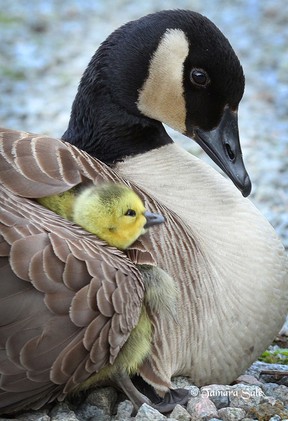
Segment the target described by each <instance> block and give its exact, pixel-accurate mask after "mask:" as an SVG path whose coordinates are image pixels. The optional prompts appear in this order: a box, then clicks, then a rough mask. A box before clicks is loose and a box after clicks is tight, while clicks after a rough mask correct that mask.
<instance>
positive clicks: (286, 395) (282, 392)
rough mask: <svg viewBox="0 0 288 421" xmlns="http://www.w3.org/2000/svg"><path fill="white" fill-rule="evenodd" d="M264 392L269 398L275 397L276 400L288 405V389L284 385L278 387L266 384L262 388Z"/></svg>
mask: <svg viewBox="0 0 288 421" xmlns="http://www.w3.org/2000/svg"><path fill="white" fill-rule="evenodd" d="M262 389H263V391H264V392H265V394H266V395H267V396H273V398H275V399H279V400H280V401H282V402H283V403H284V405H287V404H288V387H287V386H284V385H278V384H276V383H266V384H263V386H262Z"/></svg>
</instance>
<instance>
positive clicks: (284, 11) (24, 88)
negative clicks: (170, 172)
mask: <svg viewBox="0 0 288 421" xmlns="http://www.w3.org/2000/svg"><path fill="white" fill-rule="evenodd" d="M175 8H185V9H191V10H195V11H197V12H200V13H202V14H204V15H206V16H207V17H208V18H210V19H211V20H212V21H213V22H214V23H215V24H216V25H217V26H218V27H219V28H220V29H221V30H222V32H223V33H224V34H225V35H226V36H227V38H228V39H229V41H230V42H231V44H232V46H233V48H234V49H235V51H236V53H237V55H238V56H239V58H240V61H241V62H242V65H243V67H244V72H245V76H246V90H245V94H244V98H243V100H242V102H241V105H240V110H239V125H240V137H241V142H242V150H243V154H244V159H245V163H246V167H247V170H248V172H249V174H250V177H251V179H252V183H253V192H252V195H251V200H252V201H253V202H254V203H255V205H256V206H257V207H258V208H259V209H260V211H261V212H262V213H263V214H264V215H265V216H266V217H267V219H268V220H269V221H270V222H271V223H272V225H273V226H274V227H275V229H276V231H277V232H278V234H279V235H280V236H281V238H282V241H283V243H284V244H285V246H286V247H287V248H288V23H287V22H288V2H283V1H282V0H234V1H233V2H232V1H230V0H214V1H213V0H190V1H188V0H177V1H176V0H165V1H164V0H163V1H161V0H153V1H152V0H146V1H145V2H142V3H141V2H139V1H132V0H114V1H112V0H93V1H92V0H78V1H77V0H61V2H60V1H57V0H30V1H29V0H27V1H25V0H14V1H11V2H7V0H0V40H1V42H0V124H1V126H3V127H6V128H12V129H17V130H25V131H28V132H34V133H42V134H49V135H51V136H54V137H61V135H62V134H63V132H64V131H65V129H66V126H67V123H68V120H69V114H70V108H71V104H72V101H73V99H74V96H75V94H76V90H77V86H78V83H79V80H80V77H81V75H82V73H83V71H84V69H85V67H86V66H87V64H88V61H89V60H90V58H91V57H92V55H93V54H94V52H95V50H96V49H97V47H98V46H99V44H100V43H101V42H102V41H103V40H104V39H105V38H106V36H107V35H109V34H110V32H112V31H113V30H114V29H116V28H117V27H118V26H120V25H121V24H123V23H125V22H127V21H129V20H132V19H137V18H138V17H140V16H143V15H145V14H148V13H151V12H154V11H157V10H161V9H175ZM169 132H170V133H171V135H172V136H173V138H174V139H175V140H176V141H177V142H179V143H181V144H182V145H183V147H185V148H186V149H187V150H189V151H190V152H191V153H194V154H195V155H197V156H199V157H200V158H201V159H205V160H206V161H209V162H210V163H211V161H210V160H209V158H208V157H206V155H205V154H204V153H202V151H201V150H200V148H199V147H198V146H197V145H194V143H193V141H191V140H189V139H186V138H185V137H183V136H181V135H179V134H177V133H175V132H172V131H171V130H169Z"/></svg>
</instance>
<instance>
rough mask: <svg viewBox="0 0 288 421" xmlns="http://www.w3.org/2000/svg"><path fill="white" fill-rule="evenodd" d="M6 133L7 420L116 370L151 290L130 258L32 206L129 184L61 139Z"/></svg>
mask: <svg viewBox="0 0 288 421" xmlns="http://www.w3.org/2000/svg"><path fill="white" fill-rule="evenodd" d="M0 132H1V155H0V181H1V184H2V185H1V188H0V201H1V217H0V222H1V225H0V235H1V237H0V253H1V256H3V257H1V259H0V265H1V266H0V267H1V282H0V413H1V412H4V413H5V412H9V411H14V410H18V409H21V408H23V407H25V406H26V405H28V406H29V407H33V408H38V407H39V406H41V405H43V404H44V403H45V402H49V401H50V400H52V399H54V398H55V397H57V396H58V397H59V396H60V395H61V396H62V398H63V397H64V395H65V394H66V393H68V392H70V391H71V390H72V389H73V387H74V386H75V385H77V384H79V382H82V381H84V380H85V379H87V378H88V377H89V376H90V375H91V374H92V373H95V372H97V371H99V370H100V369H101V368H102V367H104V366H105V365H106V364H108V363H113V362H114V360H115V358H116V357H117V355H118V352H119V350H120V349H121V347H122V346H123V344H124V343H125V342H126V340H127V338H128V337H129V334H130V332H131V330H132V329H133V327H134V326H135V325H136V324H137V321H138V318H139V314H140V309H141V305H142V301H143V294H144V288H143V284H142V281H141V276H140V274H139V272H138V270H137V269H136V267H135V266H134V264H133V263H132V262H131V261H130V260H129V259H128V258H127V257H126V255H125V254H124V253H123V252H120V251H119V250H116V249H114V248H112V247H109V246H107V245H106V244H105V243H103V242H102V241H100V240H98V239H97V238H96V237H95V236H93V235H91V234H88V233H87V232H85V231H84V230H82V229H81V228H80V227H77V226H75V225H74V224H72V223H70V222H69V221H66V220H64V219H63V218H61V217H59V216H58V215H55V214H54V213H53V212H50V211H49V210H47V209H45V208H43V207H42V206H40V205H39V204H38V203H37V202H35V201H34V200H31V199H27V197H28V198H35V197H38V195H42V196H43V195H47V194H51V193H59V192H61V191H64V190H67V189H69V188H71V186H73V185H76V184H78V183H79V182H81V181H83V180H85V179H90V180H92V179H93V181H94V182H100V181H103V180H107V179H111V180H112V179H115V180H117V181H119V179H118V178H117V176H115V177H114V178H113V172H112V171H111V170H110V169H108V168H106V166H104V165H102V164H101V163H99V162H98V161H97V160H92V159H91V158H90V157H88V155H86V154H84V153H82V152H80V151H78V150H77V149H76V148H73V147H71V146H69V145H66V144H65V143H63V142H61V141H58V140H56V139H52V138H47V137H43V136H42V137H39V136H34V135H28V134H25V133H19V132H13V131H6V132H5V131H1V130H0ZM140 248H141V247H140ZM142 249H143V254H145V256H149V253H148V252H147V250H145V248H143V247H142ZM136 252H137V253H139V251H136ZM140 254H141V252H140ZM152 260H153V259H152V258H151V261H152Z"/></svg>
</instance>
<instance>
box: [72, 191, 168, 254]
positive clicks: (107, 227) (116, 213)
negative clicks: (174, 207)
mask: <svg viewBox="0 0 288 421" xmlns="http://www.w3.org/2000/svg"><path fill="white" fill-rule="evenodd" d="M72 219H73V221H74V222H75V223H76V224H78V225H80V226H81V227H83V228H84V229H86V231H89V232H91V233H93V234H95V235H97V237H99V238H101V239H102V240H104V241H106V242H107V243H108V244H109V245H110V246H114V247H116V248H118V249H120V250H125V249H126V248H127V247H129V246H130V245H131V244H132V243H134V241H136V240H137V238H138V237H140V235H142V234H145V232H146V231H147V229H148V228H150V227H151V226H153V225H157V224H161V223H163V222H164V217H163V216H162V215H160V214H156V213H151V212H149V211H147V210H146V209H145V207H144V204H143V202H142V200H141V199H140V197H139V196H138V195H137V194H136V193H135V192H134V191H133V190H131V189H129V188H127V187H125V186H124V185H120V184H103V185H101V186H91V187H86V188H85V189H83V190H82V191H81V192H80V193H79V194H78V195H76V197H75V201H74V205H73V211H72Z"/></svg>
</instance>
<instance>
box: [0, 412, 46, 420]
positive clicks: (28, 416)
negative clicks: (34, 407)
mask: <svg viewBox="0 0 288 421" xmlns="http://www.w3.org/2000/svg"><path fill="white" fill-rule="evenodd" d="M15 419H17V421H50V417H49V415H48V410H46V409H39V411H29V412H24V413H22V414H20V415H18V416H16V417H15ZM0 420H2V418H0ZM10 421H11V419H10Z"/></svg>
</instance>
